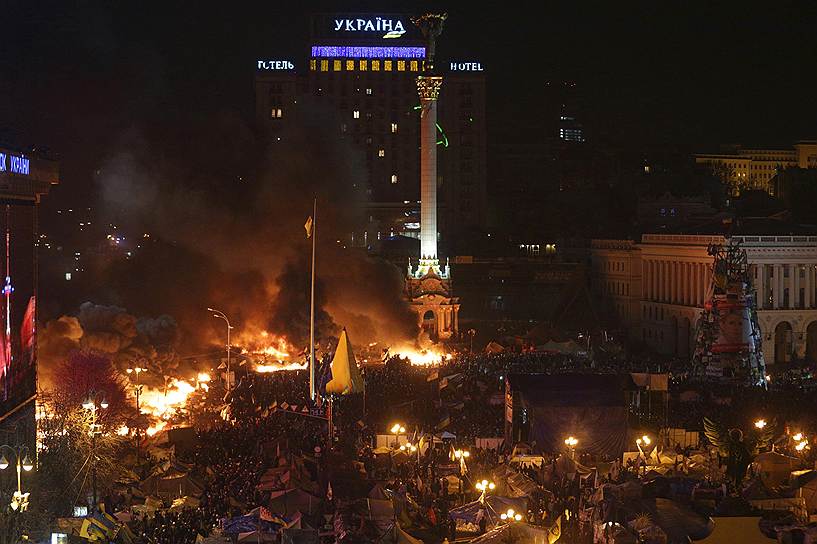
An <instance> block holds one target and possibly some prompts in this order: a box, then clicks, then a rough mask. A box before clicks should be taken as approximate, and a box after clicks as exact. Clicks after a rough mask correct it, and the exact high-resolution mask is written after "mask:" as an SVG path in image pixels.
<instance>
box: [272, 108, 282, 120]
mask: <svg viewBox="0 0 817 544" xmlns="http://www.w3.org/2000/svg"><path fill="white" fill-rule="evenodd" d="M269 116H270V118H271V119H281V118H282V117H283V116H284V112H283V110H282V109H281V108H271V109H270V114H269Z"/></svg>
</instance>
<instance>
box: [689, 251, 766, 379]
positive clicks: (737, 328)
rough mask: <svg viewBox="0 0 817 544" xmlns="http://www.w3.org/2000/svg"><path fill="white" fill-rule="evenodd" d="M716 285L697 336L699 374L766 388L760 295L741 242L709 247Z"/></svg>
mask: <svg viewBox="0 0 817 544" xmlns="http://www.w3.org/2000/svg"><path fill="white" fill-rule="evenodd" d="M707 252H708V254H709V255H711V256H712V259H713V261H712V283H711V285H710V287H709V289H708V292H707V297H706V301H705V303H704V309H703V312H702V314H701V319H700V320H699V321H698V324H697V327H696V333H695V352H694V354H693V359H692V361H693V368H694V372H695V374H696V375H698V376H701V377H704V376H705V377H708V378H714V379H718V380H724V381H730V382H736V383H744V384H747V385H757V386H762V387H765V386H766V363H765V361H764V359H763V346H762V335H761V333H760V327H759V325H758V320H757V301H756V293H755V290H754V288H753V286H752V278H751V276H750V274H749V263H748V261H747V257H746V251H745V250H744V249H743V248H742V247H741V246H740V244H739V242H735V241H732V240H729V241H727V243H726V244H723V245H721V244H710V245H709V247H708V248H707Z"/></svg>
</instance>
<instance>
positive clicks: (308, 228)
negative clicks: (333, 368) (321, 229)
mask: <svg viewBox="0 0 817 544" xmlns="http://www.w3.org/2000/svg"><path fill="white" fill-rule="evenodd" d="M304 229H306V237H307V238H311V237H312V216H311V215H310V216H309V217H307V218H306V223H304Z"/></svg>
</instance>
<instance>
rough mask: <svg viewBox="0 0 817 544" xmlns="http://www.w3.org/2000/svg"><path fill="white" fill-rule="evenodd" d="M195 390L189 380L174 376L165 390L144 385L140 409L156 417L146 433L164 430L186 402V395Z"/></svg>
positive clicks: (153, 433) (150, 434)
mask: <svg viewBox="0 0 817 544" xmlns="http://www.w3.org/2000/svg"><path fill="white" fill-rule="evenodd" d="M208 378H209V376H208ZM199 381H201V380H199ZM195 390H196V388H195V386H193V385H191V384H190V383H189V382H186V381H184V380H178V379H176V378H173V379H171V380H170V382H169V383H168V385H167V388H166V391H163V390H162V389H156V388H152V387H145V388H144V389H143V390H142V396H141V406H140V408H141V411H142V413H145V414H150V415H152V416H154V417H155V418H157V419H158V421H156V422H154V423H153V424H152V425H150V426H149V427H148V429H147V435H148V436H154V435H155V434H156V433H158V432H160V431H162V430H164V429H165V427H167V424H168V423H169V422H170V420H172V419H173V418H174V417H176V416H178V415H179V414H180V413H181V411H182V409H183V408H184V406H185V405H186V404H187V400H188V397H189V396H190V394H191V393H192V392H193V391H195Z"/></svg>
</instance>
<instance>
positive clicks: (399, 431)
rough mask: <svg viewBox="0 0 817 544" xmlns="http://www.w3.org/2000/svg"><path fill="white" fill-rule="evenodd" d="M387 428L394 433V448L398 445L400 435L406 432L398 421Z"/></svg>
mask: <svg viewBox="0 0 817 544" xmlns="http://www.w3.org/2000/svg"><path fill="white" fill-rule="evenodd" d="M389 430H390V431H391V432H392V434H394V447H395V449H396V448H398V447H400V435H401V434H403V433H404V432H406V428H405V427H403V426H402V425H400V424H399V423H395V424H394V425H392V426H391V429H389Z"/></svg>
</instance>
